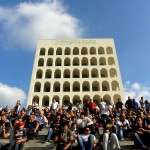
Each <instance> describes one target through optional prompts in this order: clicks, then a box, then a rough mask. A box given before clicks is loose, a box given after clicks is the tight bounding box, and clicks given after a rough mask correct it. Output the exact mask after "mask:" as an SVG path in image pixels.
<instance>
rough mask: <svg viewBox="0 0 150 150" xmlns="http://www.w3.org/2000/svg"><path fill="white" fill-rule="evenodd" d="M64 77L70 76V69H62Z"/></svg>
mask: <svg viewBox="0 0 150 150" xmlns="http://www.w3.org/2000/svg"><path fill="white" fill-rule="evenodd" d="M64 78H70V70H69V69H65V70H64Z"/></svg>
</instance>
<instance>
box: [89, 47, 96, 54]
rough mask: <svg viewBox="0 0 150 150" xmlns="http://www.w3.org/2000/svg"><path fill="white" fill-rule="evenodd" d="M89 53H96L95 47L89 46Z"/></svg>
mask: <svg viewBox="0 0 150 150" xmlns="http://www.w3.org/2000/svg"><path fill="white" fill-rule="evenodd" d="M90 54H91V55H94V54H96V48H95V47H91V48H90Z"/></svg>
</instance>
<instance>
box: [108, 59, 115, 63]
mask: <svg viewBox="0 0 150 150" xmlns="http://www.w3.org/2000/svg"><path fill="white" fill-rule="evenodd" d="M108 65H115V60H114V58H113V57H109V58H108Z"/></svg>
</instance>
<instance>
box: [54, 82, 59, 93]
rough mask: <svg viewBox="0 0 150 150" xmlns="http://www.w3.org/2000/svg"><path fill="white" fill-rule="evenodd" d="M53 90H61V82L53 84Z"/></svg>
mask: <svg viewBox="0 0 150 150" xmlns="http://www.w3.org/2000/svg"><path fill="white" fill-rule="evenodd" d="M53 91H54V92H60V83H59V82H55V83H54V85H53Z"/></svg>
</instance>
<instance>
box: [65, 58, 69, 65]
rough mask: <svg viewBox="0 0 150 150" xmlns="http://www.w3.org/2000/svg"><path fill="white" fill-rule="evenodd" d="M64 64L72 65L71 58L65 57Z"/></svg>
mask: <svg viewBox="0 0 150 150" xmlns="http://www.w3.org/2000/svg"><path fill="white" fill-rule="evenodd" d="M64 66H70V58H68V57H67V58H65V60H64Z"/></svg>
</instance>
